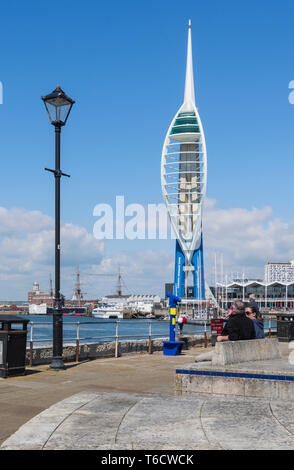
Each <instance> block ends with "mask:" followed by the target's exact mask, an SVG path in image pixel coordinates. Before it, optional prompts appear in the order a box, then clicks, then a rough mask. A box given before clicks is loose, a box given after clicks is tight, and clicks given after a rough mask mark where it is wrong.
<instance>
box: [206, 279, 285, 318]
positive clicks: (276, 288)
mask: <svg viewBox="0 0 294 470" xmlns="http://www.w3.org/2000/svg"><path fill="white" fill-rule="evenodd" d="M211 290H212V291H213V293H214V295H215V297H217V300H218V305H219V306H220V307H222V308H225V309H227V308H229V307H230V305H231V304H232V303H233V301H234V300H235V299H239V300H243V301H244V302H248V301H249V296H250V295H251V294H253V295H254V296H255V299H256V302H257V303H258V305H259V307H260V308H265V309H276V310H281V309H291V310H292V309H293V308H294V282H264V281H260V280H248V279H244V280H241V279H240V280H235V281H233V282H229V283H218V284H217V290H216V288H215V287H211Z"/></svg>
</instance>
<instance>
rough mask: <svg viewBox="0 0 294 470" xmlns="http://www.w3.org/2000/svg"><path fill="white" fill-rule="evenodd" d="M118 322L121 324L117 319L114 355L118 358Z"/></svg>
mask: <svg viewBox="0 0 294 470" xmlns="http://www.w3.org/2000/svg"><path fill="white" fill-rule="evenodd" d="M118 324H119V322H118V321H117V322H116V326H115V352H114V357H116V358H117V357H118V356H119V353H118Z"/></svg>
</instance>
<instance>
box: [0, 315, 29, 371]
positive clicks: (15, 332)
mask: <svg viewBox="0 0 294 470" xmlns="http://www.w3.org/2000/svg"><path fill="white" fill-rule="evenodd" d="M28 322H29V320H25V319H24V318H20V317H17V316H15V315H14V316H12V315H0V377H4V378H6V377H11V376H13V375H23V374H24V373H25V360H26V343H27V324H28Z"/></svg>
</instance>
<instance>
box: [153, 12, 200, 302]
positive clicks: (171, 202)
mask: <svg viewBox="0 0 294 470" xmlns="http://www.w3.org/2000/svg"><path fill="white" fill-rule="evenodd" d="M206 180H207V160H206V145H205V137H204V132H203V128H202V123H201V120H200V116H199V113H198V110H197V107H196V103H195V93H194V77H193V61H192V37H191V21H190V20H189V29H188V46H187V63H186V80H185V92H184V102H183V104H182V106H181V107H180V109H179V110H178V111H177V113H176V115H175V116H174V118H173V120H172V122H171V124H170V126H169V129H168V131H167V134H166V137H165V141H164V145H163V150H162V159H161V185H162V192H163V197H164V201H165V204H166V207H167V211H168V214H169V217H170V221H171V225H172V228H173V230H174V232H175V234H176V237H177V244H176V262H175V289H174V292H175V294H176V295H178V296H179V297H183V296H184V295H185V294H186V293H187V285H188V284H187V283H188V276H189V272H192V273H193V277H194V297H198V298H201V299H203V298H205V282H204V272H203V271H204V269H203V248H202V211H203V203H204V198H205V193H206Z"/></svg>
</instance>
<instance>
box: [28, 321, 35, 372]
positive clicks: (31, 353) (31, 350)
mask: <svg viewBox="0 0 294 470" xmlns="http://www.w3.org/2000/svg"><path fill="white" fill-rule="evenodd" d="M30 326H31V332H30V362H29V366H30V367H32V365H33V328H34V324H33V322H31V325H30Z"/></svg>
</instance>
